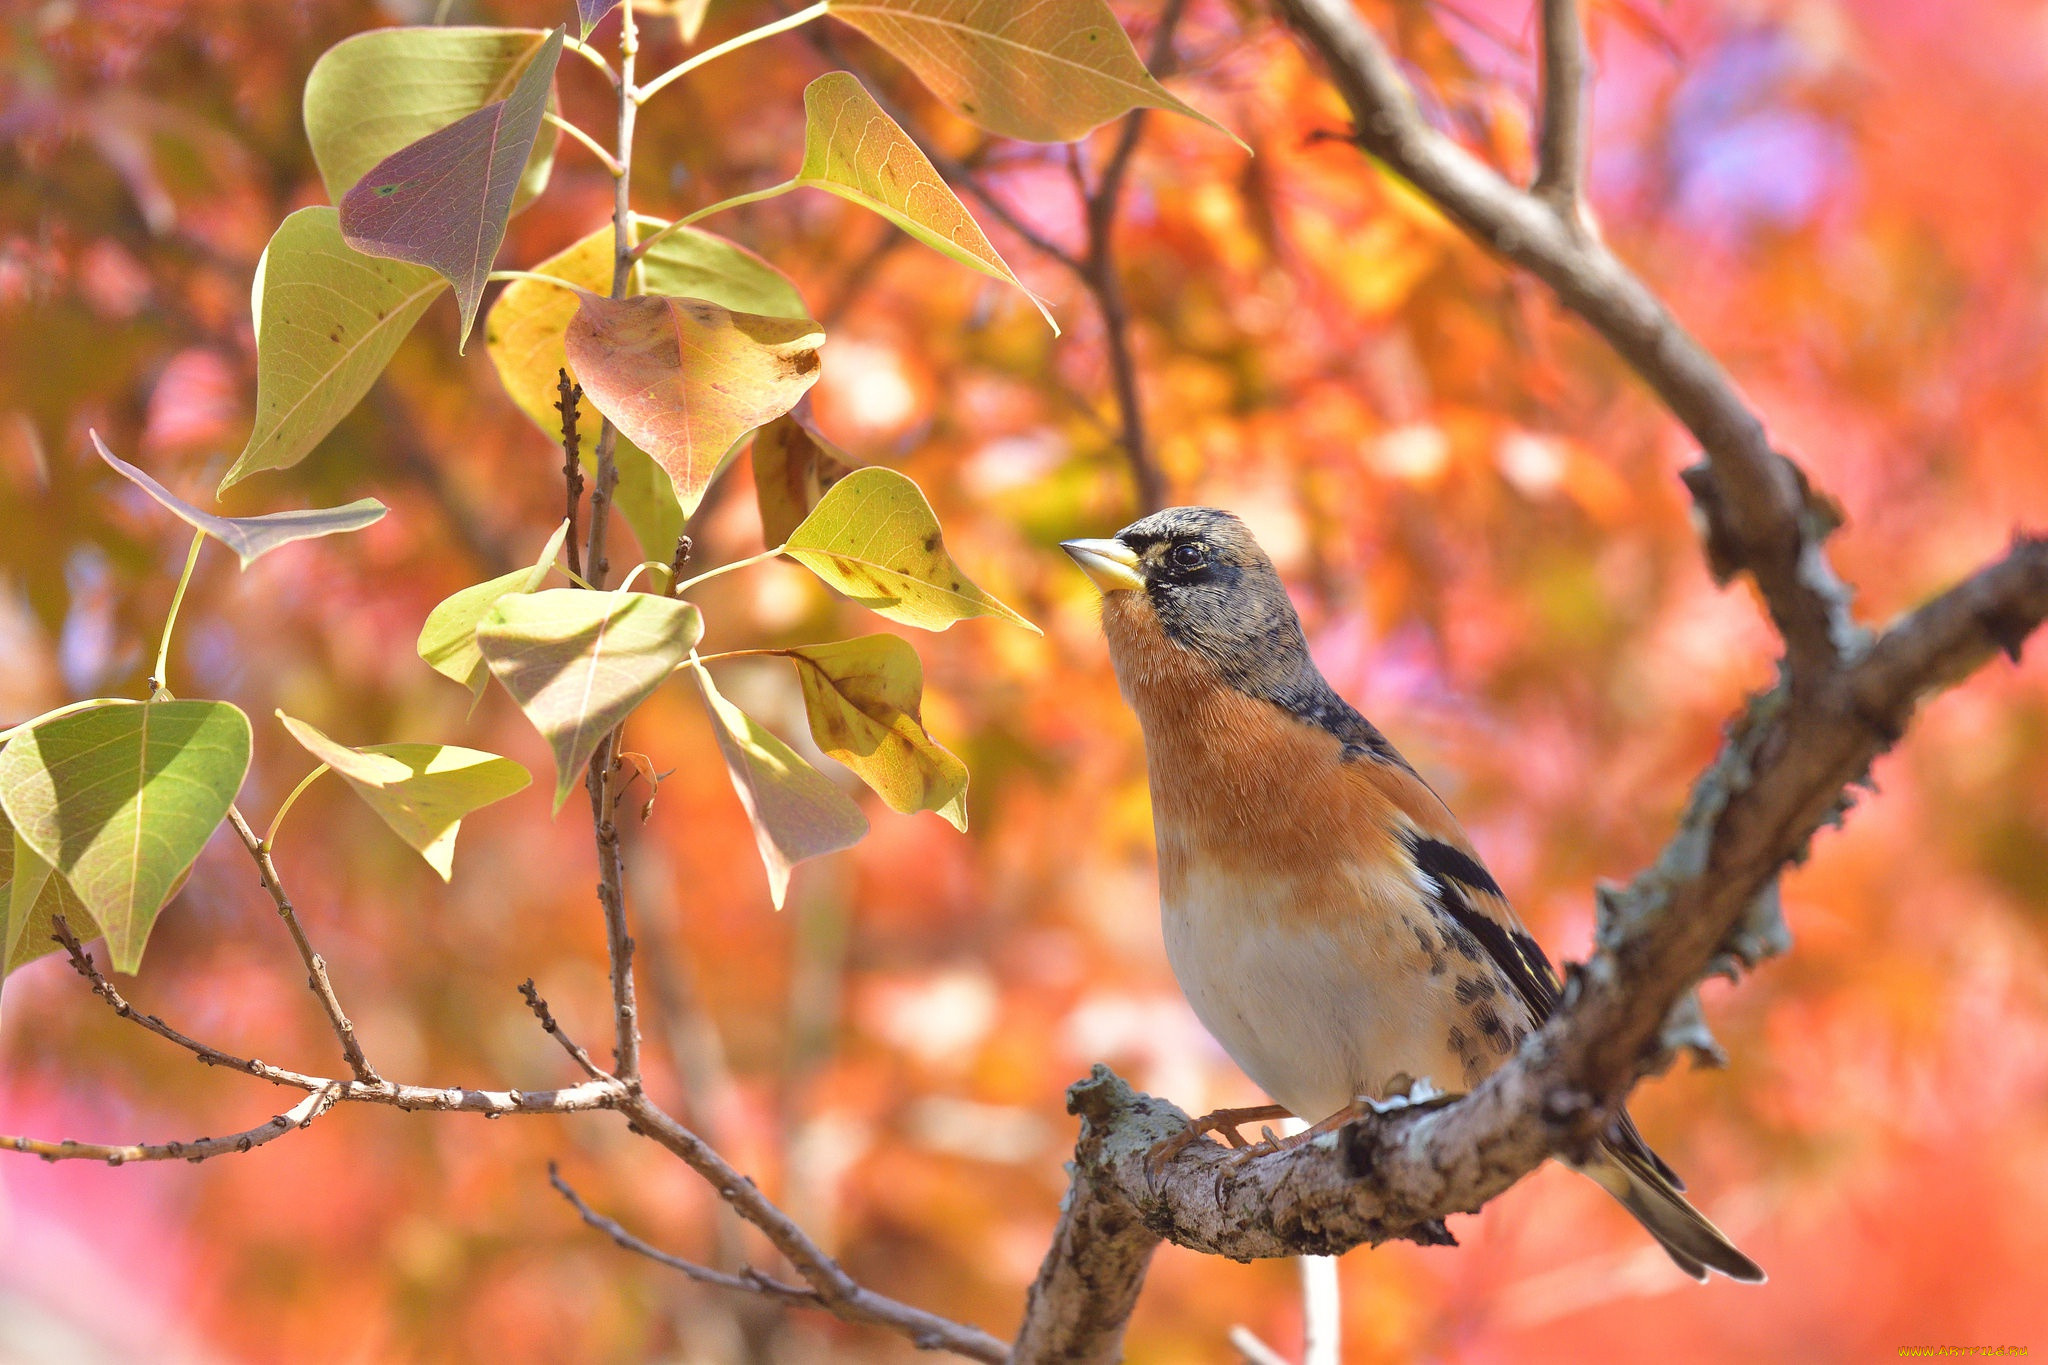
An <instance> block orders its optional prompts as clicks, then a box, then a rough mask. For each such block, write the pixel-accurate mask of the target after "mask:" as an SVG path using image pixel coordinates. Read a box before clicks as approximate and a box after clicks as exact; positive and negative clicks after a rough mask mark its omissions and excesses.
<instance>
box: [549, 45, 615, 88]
mask: <svg viewBox="0 0 2048 1365" xmlns="http://www.w3.org/2000/svg"><path fill="white" fill-rule="evenodd" d="M562 46H563V47H566V48H568V49H569V50H570V51H571V52H573V53H575V54H576V55H577V56H579V57H581V58H582V59H583V60H584V61H586V62H589V63H590V64H591V65H592V66H594V67H596V68H597V69H598V70H599V71H602V72H603V73H604V78H605V79H606V80H608V81H610V82H611V83H612V89H614V90H616V89H618V88H619V73H618V72H616V71H614V70H612V64H611V63H610V62H608V61H606V60H605V59H604V54H603V53H602V52H599V51H598V50H597V49H596V48H594V47H592V46H591V45H590V44H589V43H586V42H584V41H583V40H581V39H580V38H571V37H570V36H569V35H568V34H566V33H565V34H563V35H562Z"/></svg>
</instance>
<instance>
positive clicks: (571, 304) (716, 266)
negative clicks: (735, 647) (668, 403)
mask: <svg viewBox="0 0 2048 1365" xmlns="http://www.w3.org/2000/svg"><path fill="white" fill-rule="evenodd" d="M666 226H668V224H667V222H666V220H664V219H660V218H650V217H648V216H646V215H645V214H635V215H634V217H633V232H634V240H635V241H640V240H643V239H645V238H646V237H648V236H650V235H652V234H653V233H654V232H655V231H657V230H658V229H660V228H664V227H666ZM533 273H535V274H537V275H550V276H553V277H554V278H556V279H559V280H563V281H565V282H567V283H569V284H572V285H575V286H576V287H577V288H579V289H583V290H587V291H589V292H590V293H594V294H602V293H607V292H609V291H610V289H611V282H612V230H611V228H610V227H603V228H600V229H598V230H597V231H595V232H593V233H591V234H590V235H589V236H587V237H585V238H583V239H582V240H581V241H579V242H577V243H576V244H575V245H573V246H571V247H569V248H567V249H566V250H563V251H560V252H558V253H556V254H555V255H553V256H550V257H549V258H548V259H546V260H544V261H542V262H541V263H540V264H539V265H537V266H535V267H534V268H533ZM629 288H630V290H631V292H632V293H635V294H641V293H651V294H673V295H678V296H682V297H687V298H695V299H708V300H710V301H711V302H712V303H716V304H720V305H722V306H724V307H726V308H730V309H732V310H733V311H734V312H738V313H759V314H762V315H763V316H765V317H790V318H803V317H808V316H809V313H808V312H807V310H806V309H805V308H804V301H803V298H802V296H801V295H799V294H798V293H797V291H796V286H795V285H793V284H791V283H790V282H789V279H788V277H787V276H785V275H783V274H782V272H781V271H779V270H777V269H776V268H775V267H774V266H772V265H770V264H768V262H766V261H764V260H762V259H761V258H760V257H759V256H756V255H755V254H754V253H753V252H751V251H749V250H747V249H746V248H745V247H743V246H740V245H739V244H737V243H735V242H731V241H728V240H726V239H725V238H723V237H720V236H718V235H717V234H715V233H710V232H704V231H702V230H700V229H698V228H680V229H678V230H677V231H675V232H672V233H670V234H669V235H668V236H666V237H663V238H662V239H661V240H660V241H658V242H656V243H655V244H654V247H653V249H652V250H650V251H649V252H648V253H647V254H646V255H645V256H643V257H641V258H640V265H639V267H638V268H637V269H636V270H634V272H633V274H632V277H631V283H630V285H629ZM576 305H577V297H576V295H575V294H574V293H573V292H571V291H570V290H567V289H560V288H557V287H555V286H554V285H549V284H542V283H541V282H540V281H538V280H528V279H518V280H513V281H512V282H511V283H510V284H508V285H506V286H505V288H504V290H503V291H502V292H501V293H499V295H498V296H497V298H496V299H495V300H494V301H493V302H492V303H491V308H490V311H489V312H488V313H486V314H485V315H484V345H485V346H486V347H487V348H488V350H489V351H490V356H491V363H492V364H493V365H495V366H496V367H497V370H498V381H499V382H500V383H501V384H503V385H504V386H505V392H506V393H507V394H508V395H510V397H511V399H512V401H513V402H514V403H516V404H518V405H519V410H520V411H521V412H523V413H525V414H526V415H527V417H528V418H530V419H531V420H532V422H533V424H534V425H535V426H537V427H539V428H540V430H541V434H542V435H544V436H546V437H547V438H548V440H550V441H559V440H560V439H561V435H562V415H561V413H559V412H557V411H556V410H555V404H556V402H557V401H559V399H560V394H559V393H558V392H557V391H556V388H555V375H556V372H557V371H559V370H561V369H563V368H564V367H566V366H567V365H568V363H569V356H568V352H567V351H566V350H565V349H564V347H563V335H564V333H566V332H567V331H568V329H569V319H571V318H573V317H574V316H576ZM578 407H579V409H580V413H579V418H578V430H579V431H581V432H582V433H583V447H582V458H583V465H584V468H585V469H586V470H591V471H594V470H595V469H596V467H597V456H596V449H597V436H596V432H597V410H596V409H595V408H594V407H593V406H591V404H590V401H589V400H588V399H587V398H586V399H585V400H584V401H583V402H581V403H579V404H578ZM616 460H617V464H618V467H619V486H618V488H617V490H616V491H615V492H614V493H613V505H614V506H615V507H617V508H618V510H619V511H620V512H621V513H622V514H624V516H625V518H626V524H627V525H629V526H631V527H632V528H633V536H634V538H635V539H636V540H638V541H639V542H640V547H641V550H642V551H643V552H644V553H645V554H646V555H647V557H649V558H653V559H663V558H666V557H667V556H668V554H669V553H670V551H671V550H673V549H674V547H675V543H676V537H677V536H679V535H681V534H682V532H683V521H684V517H683V510H682V507H681V506H680V505H679V504H678V503H677V502H676V494H675V486H674V485H673V484H671V483H670V482H669V478H668V474H667V472H666V471H664V470H663V469H662V468H661V467H660V466H659V465H657V464H655V463H654V461H653V460H652V459H650V458H649V457H648V456H647V454H646V453H645V452H644V451H642V450H641V449H640V448H639V447H638V446H636V445H634V444H633V443H632V442H631V441H629V440H621V441H620V442H619V444H618V449H617V454H616Z"/></svg>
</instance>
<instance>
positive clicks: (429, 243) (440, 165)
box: [341, 28, 562, 349]
mask: <svg viewBox="0 0 2048 1365" xmlns="http://www.w3.org/2000/svg"><path fill="white" fill-rule="evenodd" d="M561 55H562V30H561V29H559V28H557V29H555V30H553V31H552V32H550V33H549V34H548V36H547V41H546V42H544V43H542V44H541V49H540V51H539V52H538V53H536V54H535V56H534V58H533V60H532V61H531V62H529V63H528V64H527V67H526V70H525V71H523V72H522V73H520V76H519V81H518V83H517V84H515V85H514V86H513V87H512V93H511V94H510V95H508V96H506V97H505V98H504V99H502V100H498V101H496V102H494V103H491V104H487V105H485V106H484V107H483V108H481V109H479V110H477V111H476V112H475V113H473V114H469V115H467V116H465V117H463V118H460V119H457V120H456V121H455V122H454V123H451V124H449V125H448V126H447V127H446V128H443V129H441V130H440V131H438V132H433V133H429V134H427V135H426V136H425V137H423V138H421V139H420V140H419V141H417V142H414V143H410V144H408V145H407V146H404V147H401V148H400V149H399V150H397V151H395V152H393V153H392V154H391V155H389V156H387V157H385V158H384V159H383V160H382V161H380V162H378V163H377V164H376V165H375V166H373V167H371V169H370V172H369V174H367V175H365V176H364V177H363V178H362V179H361V180H360V181H358V182H356V184H355V186H354V187H353V188H352V189H350V190H349V192H348V193H347V194H345V195H343V196H342V197H341V232H342V236H343V238H344V239H346V240H347V242H348V244H349V245H350V246H352V247H354V248H355V249H356V250H358V251H366V252H368V253H370V254H371V255H373V256H390V257H393V258H395V259H397V260H401V261H411V262H412V263H413V264H415V265H424V266H430V267H432V268H433V269H435V270H437V271H439V272H440V273H441V274H442V275H444V276H446V277H447V280H448V282H449V283H450V284H452V285H454V286H455V301H456V303H457V304H458V305H459V306H460V307H461V309H462V330H461V342H460V343H459V344H458V348H457V349H464V348H466V347H467V345H468V342H469V333H470V328H471V326H472V325H473V324H474V323H475V322H476V310H477V305H478V304H479V303H480V302H482V300H483V293H484V282H485V281H486V280H487V279H488V278H489V277H490V273H491V263H492V262H493V261H495V260H496V259H497V256H498V247H499V246H500V245H501V244H503V242H504V240H505V220H506V218H507V217H508V216H509V215H510V214H511V212H512V198H513V195H514V194H515V193H516V192H517V190H518V188H519V180H520V176H521V174H522V171H523V168H524V167H525V165H526V159H527V157H528V156H529V155H530V154H531V153H532V151H533V146H534V140H535V138H536V137H537V136H538V134H539V132H540V128H541V114H542V112H543V111H544V110H545V108H546V106H547V98H548V87H549V83H550V82H551V81H553V80H554V76H555V63H556V62H557V61H558V60H559V59H560V58H561Z"/></svg>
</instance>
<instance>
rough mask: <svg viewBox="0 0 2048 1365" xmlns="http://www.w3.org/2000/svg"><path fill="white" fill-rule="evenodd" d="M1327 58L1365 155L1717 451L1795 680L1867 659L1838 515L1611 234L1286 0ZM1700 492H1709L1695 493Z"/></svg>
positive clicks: (1739, 538)
mask: <svg viewBox="0 0 2048 1365" xmlns="http://www.w3.org/2000/svg"><path fill="white" fill-rule="evenodd" d="M1275 3H1276V8H1277V9H1279V10H1280V11H1281V13H1282V14H1283V15H1284V16H1285V17H1286V19H1287V21H1288V22H1289V23H1290V24H1291V25H1292V26H1293V27H1294V29H1295V30H1296V32H1298V33H1299V34H1300V35H1301V36H1302V37H1303V39H1304V40H1305V41H1306V42H1307V43H1308V45H1309V46H1310V47H1311V48H1313V49H1314V50H1315V51H1316V52H1317V53H1318V54H1320V55H1321V57H1322V58H1323V61H1324V63H1325V65H1327V67H1328V68H1329V71H1330V77H1331V80H1332V81H1333V82H1334V83H1335V85H1336V86H1337V89H1338V92H1339V93H1340V94H1341V95H1342V96H1343V97H1344V100H1345V103H1346V104H1348V105H1349V106H1350V108H1351V114H1352V118H1353V120H1354V121H1355V126H1354V137H1355V139H1356V141H1357V143H1358V145H1359V146H1360V147H1362V148H1363V149H1365V150H1366V151H1368V152H1370V153H1372V155H1374V156H1375V157H1377V158H1379V159H1380V160H1381V161H1383V162H1385V163H1386V164H1387V165H1388V166H1389V167H1390V168H1392V169H1393V170H1394V171H1395V172H1396V173H1398V174H1399V175H1400V176H1402V177H1403V178H1404V179H1406V180H1407V181H1409V182H1410V183H1411V184H1413V185H1414V186H1415V187H1416V188H1417V189H1419V190H1420V191H1421V192H1422V193H1423V194H1424V195H1426V196H1427V197H1428V198H1429V199H1430V200H1431V202H1433V203H1434V204H1435V205H1436V206H1437V207H1438V208H1439V209H1440V210H1442V211H1443V212H1444V213H1445V214H1446V215H1448V216H1449V217H1450V218H1451V219H1452V221H1454V222H1456V223H1457V224H1458V225H1459V226H1460V227H1462V228H1463V229H1464V230H1465V231H1466V233H1467V234H1469V235H1470V236H1471V237H1472V238H1473V239H1474V240H1475V241H1477V242H1479V243H1480V244H1481V245H1483V246H1485V247H1488V248H1489V249H1491V250H1493V251H1495V252H1497V253H1498V254H1499V255H1501V256H1503V257H1505V258H1506V259H1508V260H1510V261H1512V262H1514V263H1515V264H1517V265H1520V266H1522V267H1524V268H1525V269H1527V270H1528V271H1530V273H1532V274H1534V275H1536V276H1537V277H1538V278H1539V279H1541V280H1543V281H1544V282H1545V283H1546V284H1548V285H1550V287H1551V288H1552V289H1554V290H1556V291H1557V294H1558V297H1559V298H1560V299H1562V300H1563V301H1564V303H1565V305H1566V306H1567V307H1569V308H1570V309H1572V311H1574V312H1576V313H1577V314H1579V316H1580V317H1582V318H1584V319H1585V320H1586V321H1587V323H1589V324H1590V325H1591V326H1592V327H1593V328H1594V330H1596V331H1598V332H1599V333H1600V334H1601V335H1602V336H1603V337H1605V338H1606V339H1607V341H1608V343H1609V344H1610V345H1612V346H1613V347H1614V348H1615V350H1616V351H1617V352H1619V353H1620V355H1621V357H1622V359H1623V360H1625V361H1626V362H1627V363H1628V364H1629V366H1630V367H1631V368H1632V369H1634V370H1635V371H1636V373H1637V374H1638V375H1639V376H1641V377H1642V379H1643V380H1644V382H1645V383H1647V384H1649V386H1650V387H1651V388H1652V389H1653V390H1655V391H1656V393H1657V396H1658V397H1659V398H1661V399H1662V400H1663V401H1664V403H1665V405H1666V406H1667V407H1669V408H1670V409H1671V411H1672V413H1673V414H1674V415H1675V416H1677V418H1678V419H1679V421H1681V422H1683V423H1684V424H1685V425H1686V427H1687V428H1688V429H1689V430H1691V432H1692V433H1693V435H1694V436H1695V437H1696V438H1697V439H1698V440H1699V443H1700V445H1701V447H1702V448H1703V449H1704V450H1705V451H1706V455H1707V461H1708V465H1709V467H1710V470H1711V475H1710V478H1711V483H1712V486H1713V488H1714V496H1713V497H1712V498H1711V499H1710V500H1708V501H1706V502H1703V503H1702V511H1703V512H1704V513H1705V514H1706V516H1707V518H1708V521H1709V525H1710V544H1712V545H1714V546H1717V547H1719V548H1720V551H1721V553H1719V554H1717V556H1716V568H1717V570H1723V571H1726V570H1730V569H1732V568H1733V567H1734V566H1736V565H1740V566H1741V567H1743V568H1746V569H1748V570H1749V572H1750V573H1751V574H1752V575H1753V576H1754V577H1755V579H1756V583H1757V587H1758V589H1759V590H1760V591H1761V592H1762V594H1763V598H1764V602H1765V605H1766V607H1767V608H1768V609H1769V611H1770V614H1771V618H1772V620H1773V621H1774V622H1775V623H1776V625H1777V627H1778V630H1779V633H1780V634H1781V635H1783V636H1784V638H1785V644H1786V649H1787V652H1788V655H1789V658H1790V661H1791V665H1792V674H1793V678H1794V683H1795V686H1803V685H1804V680H1805V679H1807V678H1809V677H1817V676H1818V675H1820V674H1821V673H1823V672H1825V671H1826V669H1827V668H1829V667H1830V666H1831V665H1832V664H1834V663H1835V662H1836V661H1837V660H1838V659H1840V658H1842V657H1844V656H1847V655H1851V654H1854V653H1855V652H1856V651H1857V650H1858V649H1859V648H1860V646H1861V643H1862V637H1861V635H1860V633H1859V632H1858V631H1857V630H1856V628H1855V626H1854V624H1853V623H1852V622H1851V621H1850V619H1849V612H1848V603H1849V593H1848V590H1847V589H1846V588H1845V587H1843V585H1842V583H1841V582H1840V580H1838V579H1837V578H1836V577H1835V575H1834V571H1833V570H1832V569H1831V568H1830V567H1829V566H1828V564H1827V561H1826V559H1825V557H1824V556H1823V555H1821V553H1820V550H1819V542H1820V540H1821V538H1822V537H1823V536H1824V535H1825V534H1826V532H1827V530H1828V529H1831V527H1832V524H1833V517H1832V516H1831V515H1830V513H1829V511H1828V509H1827V508H1826V506H1825V505H1824V504H1818V503H1816V502H1815V500H1813V499H1812V497H1811V495H1810V494H1809V492H1808V490H1807V488H1806V485H1805V482H1804V480H1803V479H1802V478H1801V477H1800V475H1799V473H1798V471H1797V469H1796V468H1795V467H1794V466H1793V465H1792V463H1791V462H1790V461H1789V460H1786V459H1785V458H1784V457H1783V456H1781V455H1779V454H1778V453H1777V452H1776V451H1774V450H1773V449H1772V448H1771V444H1770V441H1769V439H1768V438H1767V436H1766V435H1765V432H1764V428H1763V423H1762V422H1761V421H1759V420H1758V419H1757V417H1756V415H1755V414H1754V413H1752V412H1751V411H1750V410H1749V408H1748V407H1747V406H1746V405H1745V404H1744V403H1743V401H1742V399H1741V398H1740V396H1739V395H1737V393H1736V392H1735V387H1734V385H1733V384H1732V383H1731V382H1730V381H1729V379H1728V376H1727V374H1726V373H1725V372H1723V371H1722V369H1721V367H1720V365H1719V364H1718V363H1716V362H1715V360H1714V358H1713V357H1712V356H1710V355H1708V354H1707V352H1706V350H1705V349H1704V348H1703V347H1701V345H1700V344H1699V342H1698V341H1697V340H1695V339H1694V338H1693V336H1692V335H1691V334H1690V333H1688V332H1687V331H1686V330H1685V329H1684V328H1683V327H1681V326H1680V325H1679V324H1678V322H1677V321H1676V320H1675V319H1674V318H1673V317H1672V316H1671V314H1670V312H1669V311H1668V310H1666V309H1665V307H1664V305H1663V303H1662V302H1661V301H1659V300H1658V298H1657V297H1656V295H1654V294H1652V293H1651V292H1650V290H1649V289H1648V288H1647V287H1646V286H1645V285H1644V284H1643V282H1642V281H1641V280H1640V279H1638V278H1637V277H1636V276H1635V275H1634V273H1632V272H1631V271H1630V270H1629V269H1628V267H1626V266H1625V265H1623V264H1622V263H1621V262H1620V261H1619V260H1618V259H1617V258H1616V257H1615V256H1614V254H1613V253H1612V252H1611V251H1609V250H1608V249H1607V248H1606V246H1605V245H1603V244H1602V243H1601V242H1599V241H1598V240H1597V239H1594V238H1592V237H1590V236H1589V235H1586V234H1583V233H1580V232H1578V231H1577V230H1575V229H1574V228H1573V227H1572V226H1571V225H1570V223H1569V222H1568V221H1567V220H1566V219H1564V218H1561V217H1559V216H1558V214H1557V213H1555V212H1554V211H1552V209H1551V207H1550V206H1549V205H1548V204H1546V203H1544V202H1542V201H1540V200H1538V199H1536V198H1534V197H1533V196H1532V195H1529V194H1527V193H1524V192H1523V191H1521V190H1519V189H1516V188H1515V187H1514V186H1513V185H1511V184H1509V183H1508V182H1507V181H1506V180H1504V179H1503V178H1502V177H1501V176H1500V174H1499V173H1498V172H1496V171H1494V170H1493V169H1492V168H1491V167H1489V166H1487V165H1485V164H1484V163H1482V162H1481V161H1480V160H1479V159H1478V158H1476V157H1475V156H1473V155H1472V154H1471V153H1470V152H1468V151H1466V150H1465V149H1464V148H1463V147H1461V146H1459V145H1458V144H1457V143H1456V142H1453V141H1452V140H1451V139H1450V138H1449V137H1447V136H1445V135H1444V134H1442V133H1440V132H1438V131H1437V130H1436V129H1434V128H1432V127H1430V126H1429V125H1428V124H1427V123H1426V122H1425V121H1424V120H1423V118H1422V115H1421V114H1420V113H1419V112H1418V110H1417V108H1416V105H1415V98H1414V95H1413V92H1411V91H1410V90H1409V88H1408V85H1407V82H1406V81H1404V80H1403V79H1402V77H1401V74H1400V72H1399V70H1398V69H1397V68H1396V67H1395V65H1394V61H1393V58H1392V57H1391V56H1390V55H1389V54H1388V52H1387V50H1386V48H1385V46H1384V45H1383V44H1382V43H1381V42H1380V40H1379V37H1378V36H1377V35H1376V34H1375V33H1373V31H1372V30H1371V29H1370V28H1369V27H1367V25H1366V24H1365V22H1364V20H1362V19H1361V18H1360V17H1359V16H1358V13H1357V11H1355V10H1354V9H1353V8H1352V7H1351V5H1350V3H1349V0H1275ZM1695 491H1697V489H1696V490H1695Z"/></svg>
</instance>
